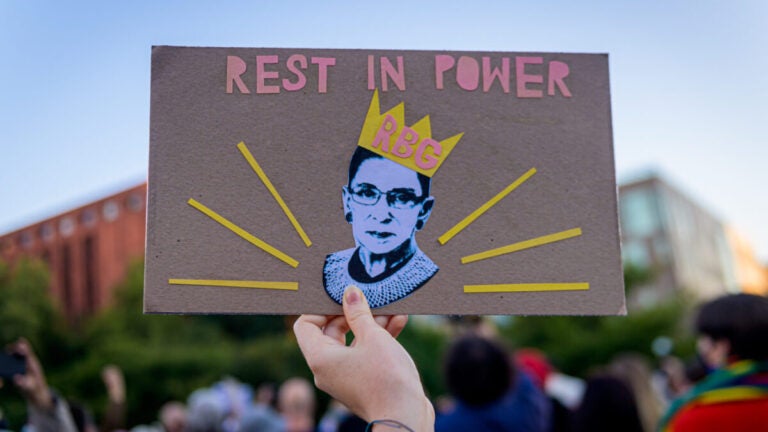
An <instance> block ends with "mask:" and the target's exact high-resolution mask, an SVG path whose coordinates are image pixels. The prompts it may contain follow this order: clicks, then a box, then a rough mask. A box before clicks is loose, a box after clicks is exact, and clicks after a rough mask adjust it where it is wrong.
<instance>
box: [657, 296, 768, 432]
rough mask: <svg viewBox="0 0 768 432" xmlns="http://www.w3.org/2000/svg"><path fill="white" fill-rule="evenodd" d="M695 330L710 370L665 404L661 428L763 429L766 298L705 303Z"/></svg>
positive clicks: (766, 424)
mask: <svg viewBox="0 0 768 432" xmlns="http://www.w3.org/2000/svg"><path fill="white" fill-rule="evenodd" d="M696 331H697V333H698V334H699V338H698V342H697V350H698V352H699V355H700V356H701V358H702V360H703V361H704V363H705V364H706V365H707V366H708V367H709V368H710V369H711V372H710V373H709V375H708V376H707V377H706V378H704V379H703V380H702V381H700V382H699V383H698V384H696V386H694V387H693V388H692V389H691V391H689V392H688V393H687V394H685V395H684V396H682V397H681V398H679V399H677V400H676V401H675V402H674V403H673V404H672V405H671V406H670V408H669V410H668V411H667V414H666V415H665V417H664V418H663V419H662V421H661V430H662V431H666V432H688V431H705V430H713V431H714V430H718V431H726V430H727V431H751V432H758V431H768V298H766V297H763V296H758V295H753V294H730V295H726V296H723V297H720V298H717V299H715V300H712V301H710V302H708V303H705V304H704V305H703V306H701V308H700V309H699V312H698V316H697V318H696Z"/></svg>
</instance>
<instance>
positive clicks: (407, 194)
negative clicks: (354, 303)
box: [323, 147, 438, 308]
mask: <svg viewBox="0 0 768 432" xmlns="http://www.w3.org/2000/svg"><path fill="white" fill-rule="evenodd" d="M430 182H431V180H430V178H429V177H427V176H425V175H423V174H420V173H417V172H416V171H414V170H412V169H410V168H408V167H405V166H403V165H400V164H398V163H396V162H394V161H392V160H389V159H386V158H384V157H382V156H379V155H378V154H376V153H374V152H372V151H370V150H368V149H365V148H363V147H357V149H356V150H355V153H354V154H353V156H352V160H351V161H350V164H349V177H348V182H347V185H346V186H344V187H343V188H342V200H343V208H344V217H345V218H346V220H347V222H348V223H349V224H350V225H351V227H352V237H353V238H354V241H355V246H354V247H352V248H350V249H346V250H343V251H339V252H335V253H332V254H330V255H328V256H327V257H326V259H325V266H324V267H323V285H324V286H325V290H326V292H327V293H328V295H329V296H330V297H331V298H332V299H333V300H335V301H336V302H337V303H339V304H341V302H342V296H343V294H344V289H345V288H346V287H347V286H348V285H352V284H354V285H356V286H358V287H359V288H360V289H361V290H362V291H363V292H364V293H365V297H366V298H367V299H368V302H369V304H370V305H371V307H373V308H376V307H381V306H385V305H388V304H390V303H392V302H395V301H397V300H400V299H402V298H404V297H406V296H408V295H409V294H411V293H413V292H414V291H416V290H417V289H418V288H420V287H421V286H423V285H424V284H425V283H427V281H429V279H430V278H432V276H434V275H435V273H437V271H438V267H437V265H435V263H433V262H432V260H430V259H429V257H427V256H426V255H425V254H424V252H422V251H421V250H420V249H419V246H418V244H417V243H416V233H417V232H418V231H419V230H421V229H422V228H424V224H426V223H427V220H428V219H429V215H430V213H431V212H432V207H433V206H434V203H435V199H434V198H433V197H432V196H430Z"/></svg>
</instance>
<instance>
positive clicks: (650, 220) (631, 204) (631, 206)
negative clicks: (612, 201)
mask: <svg viewBox="0 0 768 432" xmlns="http://www.w3.org/2000/svg"><path fill="white" fill-rule="evenodd" d="M620 207H621V227H622V230H623V231H624V233H626V234H628V235H629V236H632V237H646V236H650V235H652V234H653V233H655V232H656V230H657V229H659V227H660V226H661V221H660V220H659V212H658V208H657V206H656V200H655V196H654V195H653V193H652V191H650V190H648V189H635V190H630V191H628V192H625V193H623V194H622V196H621V197H620Z"/></svg>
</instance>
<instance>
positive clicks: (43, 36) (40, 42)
mask: <svg viewBox="0 0 768 432" xmlns="http://www.w3.org/2000/svg"><path fill="white" fill-rule="evenodd" d="M360 3H361V2H342V1H328V2H315V1H311V2H310V1H306V2H302V1H294V2H266V1H264V2H259V1H217V2H202V1H164V2H104V1H72V2H59V1H34V0H3V1H1V2H0V56H1V57H0V58H1V59H2V60H0V146H1V147H0V149H1V151H0V161H1V163H0V210H1V211H0V233H3V232H7V231H11V230H13V229H15V228H19V227H22V226H24V225H26V224H28V223H32V222H34V221H36V220H39V219H42V218H45V217H48V216H51V215H53V214H56V213H58V212H59V211H62V210H66V209H68V208H70V207H73V206H77V205H80V204H83V203H86V202H88V201H90V200H92V199H95V198H98V197H101V196H102V195H105V194H107V193H111V192H114V191H117V190H120V189H122V188H124V187H128V186H131V185H134V184H137V183H139V182H141V181H142V180H144V179H145V178H146V173H147V161H148V137H149V83H150V47H151V46H152V45H191V46H243V47H301V48H392V49H446V50H483V51H485V50H494V51H545V52H546V51H556V52H576V53H578V52H587V53H608V54H609V56H610V68H611V69H610V73H611V91H612V103H613V108H612V109H613V128H614V144H615V149H616V168H617V173H618V175H619V178H620V179H621V178H627V177H631V176H632V175H633V173H637V172H639V171H644V170H647V169H656V170H659V171H660V172H662V173H663V174H664V175H665V176H666V177H667V178H668V179H669V180H671V181H672V182H673V184H675V185H676V186H677V187H679V188H680V189H682V190H683V191H684V192H686V193H688V194H689V195H691V196H693V197H694V198H695V199H696V200H697V201H698V202H699V203H700V204H702V205H703V206H704V207H705V208H707V209H708V210H710V211H712V212H713V213H715V214H716V215H717V216H718V217H720V218H721V219H722V220H724V221H726V222H729V223H731V224H733V225H735V226H736V227H737V228H739V229H740V230H741V231H742V232H743V233H744V234H745V235H746V236H747V237H748V238H749V239H750V240H751V242H752V244H753V246H754V247H755V249H756V251H757V252H758V254H759V256H760V257H761V258H762V259H763V260H764V261H768V226H767V225H766V223H765V220H766V219H768V199H767V198H766V197H765V193H764V189H765V187H766V186H767V185H768V169H766V167H765V165H766V163H767V162H768V140H766V137H768V108H766V100H765V99H766V96H768V73H766V72H768V30H766V23H768V2H764V1H761V0H752V1H734V2H722V1H708V0H704V1H678V2H669V1H644V2H639V1H593V2H573V1H540V2H522V1H498V2H490V1H475V2H466V1H455V2H454V1H445V2H434V1H424V2H416V1H388V2H370V3H366V4H360Z"/></svg>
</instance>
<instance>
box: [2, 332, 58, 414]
mask: <svg viewBox="0 0 768 432" xmlns="http://www.w3.org/2000/svg"><path fill="white" fill-rule="evenodd" d="M11 351H12V352H14V353H17V354H20V355H22V356H24V358H25V359H26V368H27V372H26V373H25V374H23V375H15V376H14V377H13V382H14V384H16V386H17V387H18V388H19V390H20V391H21V394H22V395H23V396H24V398H25V399H26V400H27V401H28V402H29V403H31V404H32V405H35V406H37V407H38V408H40V409H41V410H50V409H52V408H53V397H52V396H53V395H52V393H51V389H50V388H49V387H48V383H47V382H46V380H45V372H44V371H43V367H42V366H41V365H40V361H39V360H38V359H37V356H36V355H35V352H34V351H33V350H32V345H30V344H29V341H27V340H26V339H24V338H19V340H17V341H16V342H14V343H13V344H12V345H11Z"/></svg>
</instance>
